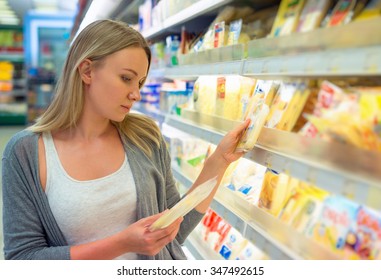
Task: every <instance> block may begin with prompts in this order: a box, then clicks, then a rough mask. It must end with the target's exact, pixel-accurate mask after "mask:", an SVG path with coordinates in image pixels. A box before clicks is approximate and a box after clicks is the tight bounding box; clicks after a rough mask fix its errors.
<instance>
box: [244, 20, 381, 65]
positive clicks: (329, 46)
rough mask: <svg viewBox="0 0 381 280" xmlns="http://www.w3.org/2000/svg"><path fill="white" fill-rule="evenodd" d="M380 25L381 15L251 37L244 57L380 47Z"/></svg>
mask: <svg viewBox="0 0 381 280" xmlns="http://www.w3.org/2000/svg"><path fill="white" fill-rule="evenodd" d="M380 26H381V18H378V17H377V18H373V19H368V20H363V21H358V22H356V21H354V22H350V23H348V24H344V25H338V26H334V27H330V28H319V29H316V30H313V31H310V32H303V33H294V34H290V35H287V36H280V37H275V38H262V39H258V40H252V41H250V42H249V43H248V57H249V58H261V57H269V56H282V55H286V54H301V53H305V52H316V51H318V52H319V51H325V50H338V49H340V50H342V49H346V48H350V49H355V48H366V47H370V46H380V45H381V36H379V29H380ZM353 34H356V36H353Z"/></svg>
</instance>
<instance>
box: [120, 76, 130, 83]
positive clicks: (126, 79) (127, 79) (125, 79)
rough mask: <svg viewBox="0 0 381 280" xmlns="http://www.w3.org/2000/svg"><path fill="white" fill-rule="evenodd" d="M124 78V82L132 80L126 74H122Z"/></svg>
mask: <svg viewBox="0 0 381 280" xmlns="http://www.w3.org/2000/svg"><path fill="white" fill-rule="evenodd" d="M122 80H123V81H124V82H129V81H131V79H130V78H128V77H126V76H122Z"/></svg>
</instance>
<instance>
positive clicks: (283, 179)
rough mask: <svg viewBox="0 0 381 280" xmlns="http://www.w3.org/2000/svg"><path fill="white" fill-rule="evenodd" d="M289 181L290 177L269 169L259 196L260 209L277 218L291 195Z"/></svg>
mask: <svg viewBox="0 0 381 280" xmlns="http://www.w3.org/2000/svg"><path fill="white" fill-rule="evenodd" d="M289 180H290V177H289V176H288V175H286V174H284V173H280V174H279V173H277V172H275V171H273V170H270V169H267V171H266V173H265V176H264V180H263V184H262V189H261V193H260V195H259V200H258V206H259V208H262V209H265V210H266V211H268V212H269V213H270V214H272V215H274V216H276V217H277V216H278V215H279V213H280V212H281V210H282V209H283V207H284V205H285V204H286V202H287V201H288V199H289V196H290V195H291V189H290V187H291V186H292V185H291V184H289Z"/></svg>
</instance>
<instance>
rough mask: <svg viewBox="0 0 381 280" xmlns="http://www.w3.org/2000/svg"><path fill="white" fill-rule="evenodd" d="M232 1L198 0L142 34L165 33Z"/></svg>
mask: <svg viewBox="0 0 381 280" xmlns="http://www.w3.org/2000/svg"><path fill="white" fill-rule="evenodd" d="M230 2H233V1H232V0H204V1H198V2H196V3H194V4H192V5H191V6H189V7H188V8H185V9H183V10H182V11H180V12H179V13H177V14H175V15H173V16H170V17H169V18H167V19H166V20H165V21H164V22H163V23H162V24H161V25H158V26H155V27H154V28H151V29H148V30H144V31H142V34H143V36H144V37H146V38H147V39H152V38H154V37H156V36H158V35H160V34H162V33H165V32H166V31H167V30H168V29H170V28H171V27H174V26H176V25H179V24H181V23H185V22H188V21H190V20H192V19H194V18H197V17H198V16H200V15H203V14H206V13H207V12H209V11H212V10H215V9H217V8H219V7H221V6H224V5H226V4H229V3H230Z"/></svg>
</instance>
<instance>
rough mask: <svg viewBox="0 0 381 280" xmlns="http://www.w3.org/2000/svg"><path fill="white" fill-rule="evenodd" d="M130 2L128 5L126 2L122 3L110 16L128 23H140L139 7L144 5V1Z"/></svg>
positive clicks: (135, 0)
mask: <svg viewBox="0 0 381 280" xmlns="http://www.w3.org/2000/svg"><path fill="white" fill-rule="evenodd" d="M128 2H129V3H127V4H126V3H125V1H120V3H119V6H117V7H116V8H115V10H114V11H113V12H112V13H111V14H110V18H115V19H116V20H123V21H125V22H127V23H135V22H138V18H139V6H140V5H142V4H143V3H144V0H132V1H128Z"/></svg>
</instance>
